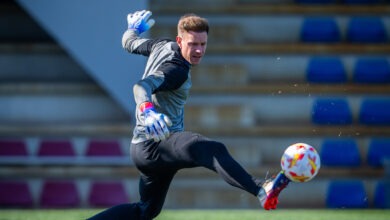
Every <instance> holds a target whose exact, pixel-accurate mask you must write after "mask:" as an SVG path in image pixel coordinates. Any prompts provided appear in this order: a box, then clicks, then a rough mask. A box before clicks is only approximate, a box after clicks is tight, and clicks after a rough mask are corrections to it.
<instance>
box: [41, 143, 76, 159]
mask: <svg viewBox="0 0 390 220" xmlns="http://www.w3.org/2000/svg"><path fill="white" fill-rule="evenodd" d="M74 155H75V153H74V150H73V147H72V144H71V142H70V141H42V142H41V144H40V147H39V151H38V156H74Z"/></svg>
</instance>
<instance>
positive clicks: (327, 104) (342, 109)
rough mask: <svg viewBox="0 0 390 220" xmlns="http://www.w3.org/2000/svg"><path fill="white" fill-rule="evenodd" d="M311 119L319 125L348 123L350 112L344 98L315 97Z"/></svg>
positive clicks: (350, 118)
mask: <svg viewBox="0 0 390 220" xmlns="http://www.w3.org/2000/svg"><path fill="white" fill-rule="evenodd" d="M312 121H313V123H315V124H320V125H348V124H351V123H352V113H351V111H350V108H349V105H348V103H347V101H346V100H344V99H325V98H324V99H317V100H315V102H314V105H313V111H312Z"/></svg>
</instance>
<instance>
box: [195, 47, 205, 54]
mask: <svg viewBox="0 0 390 220" xmlns="http://www.w3.org/2000/svg"><path fill="white" fill-rule="evenodd" d="M195 52H196V53H203V48H202V47H197V48H196V49H195Z"/></svg>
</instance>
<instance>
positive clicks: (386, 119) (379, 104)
mask: <svg viewBox="0 0 390 220" xmlns="http://www.w3.org/2000/svg"><path fill="white" fill-rule="evenodd" d="M389 109H390V99H379V98H378V99H365V100H363V102H362V105H361V107H360V114H359V120H360V123H362V124H365V125H390V111H389Z"/></svg>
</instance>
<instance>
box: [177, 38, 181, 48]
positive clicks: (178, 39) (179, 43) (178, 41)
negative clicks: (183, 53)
mask: <svg viewBox="0 0 390 220" xmlns="http://www.w3.org/2000/svg"><path fill="white" fill-rule="evenodd" d="M176 42H177V44H178V45H179V47H180V49H181V42H182V38H181V37H180V36H176Z"/></svg>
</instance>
